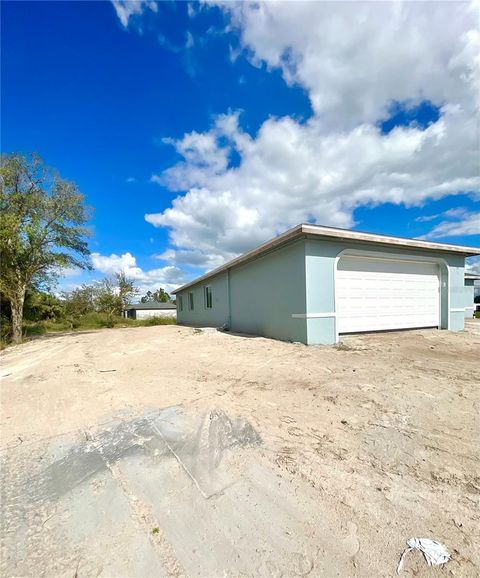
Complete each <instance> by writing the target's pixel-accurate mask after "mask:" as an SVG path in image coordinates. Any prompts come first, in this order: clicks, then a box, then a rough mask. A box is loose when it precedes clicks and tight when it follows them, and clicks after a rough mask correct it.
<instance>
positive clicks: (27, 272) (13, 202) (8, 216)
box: [0, 154, 90, 343]
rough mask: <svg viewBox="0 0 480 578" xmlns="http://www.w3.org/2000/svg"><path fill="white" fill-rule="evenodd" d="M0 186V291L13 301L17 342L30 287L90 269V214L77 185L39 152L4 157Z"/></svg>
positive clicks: (0, 170)
mask: <svg viewBox="0 0 480 578" xmlns="http://www.w3.org/2000/svg"><path fill="white" fill-rule="evenodd" d="M0 187H1V188H0V212H1V215H0V291H1V293H2V294H3V295H4V297H5V298H6V299H7V300H8V301H9V303H10V307H11V317H12V340H13V342H14V343H18V342H20V341H21V339H22V318H23V306H24V301H25V292H26V290H27V288H28V287H29V286H31V285H32V284H33V283H35V284H36V285H37V287H39V286H41V285H42V283H45V282H46V281H47V280H48V279H49V278H52V277H55V276H57V275H58V274H59V273H60V271H61V270H62V269H64V268H69V267H79V268H82V269H85V268H89V263H88V256H89V250H88V245H87V241H86V237H87V236H88V233H89V231H88V229H87V228H86V226H85V224H86V223H87V221H88V219H89V216H90V212H89V209H88V208H87V207H86V206H85V204H84V197H83V195H82V194H81V193H80V191H79V190H78V187H77V185H76V184H75V183H73V182H71V181H67V180H64V179H62V178H61V177H60V176H59V175H58V174H57V173H56V171H54V170H52V169H50V168H49V167H47V166H46V165H45V163H44V162H43V161H42V159H41V158H40V157H39V156H38V155H36V154H33V155H30V156H25V155H21V154H11V155H2V157H1V161H0Z"/></svg>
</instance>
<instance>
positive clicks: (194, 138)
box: [1, 1, 480, 289]
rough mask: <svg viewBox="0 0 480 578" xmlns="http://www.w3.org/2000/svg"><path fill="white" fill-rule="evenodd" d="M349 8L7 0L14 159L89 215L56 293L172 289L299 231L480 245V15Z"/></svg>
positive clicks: (5, 90) (9, 145)
mask: <svg viewBox="0 0 480 578" xmlns="http://www.w3.org/2000/svg"><path fill="white" fill-rule="evenodd" d="M356 6H358V7H359V8H358V9H357V10H355V11H353V10H352V7H351V5H350V4H345V5H342V4H339V5H337V6H334V5H332V4H329V3H325V4H321V3H310V4H309V5H308V4H302V5H295V4H292V3H280V6H278V5H259V6H258V5H250V4H247V3H245V4H229V5H221V6H211V5H199V4H195V3H187V2H181V3H173V2H162V3H154V2H150V1H147V2H135V3H131V2H126V3H125V2H114V3H110V2H2V133H1V139H2V150H3V151H4V152H11V151H23V152H30V151H37V152H38V153H40V154H41V155H42V156H43V158H44V159H45V160H46V162H47V163H48V164H50V165H52V166H55V167H56V168H57V169H58V170H59V171H60V173H61V174H62V175H63V176H64V177H66V178H69V179H72V180H74V181H75V182H77V183H78V185H79V187H80V189H81V190H82V191H83V192H84V194H85V195H86V197H87V200H88V202H89V204H91V205H92V206H93V207H94V209H95V213H94V219H93V222H92V228H93V232H94V234H93V237H92V240H91V250H92V253H93V263H94V266H95V272H94V273H93V274H88V275H87V274H85V273H82V274H76V273H75V272H73V274H72V275H69V276H68V277H67V278H66V279H64V280H63V281H62V286H64V287H70V286H73V285H75V284H78V283H80V282H82V281H84V280H86V279H88V278H98V277H102V276H104V275H106V274H111V273H113V272H114V271H115V270H118V269H119V268H123V269H124V270H126V272H127V273H129V274H131V276H132V277H134V278H135V279H136V281H137V284H138V285H139V286H140V287H141V288H142V289H146V288H152V287H158V286H164V287H167V288H169V289H171V288H173V287H174V286H176V285H178V284H180V283H182V282H183V281H184V280H186V279H188V278H191V277H192V276H194V275H196V274H198V273H200V272H202V271H204V270H205V269H208V268H211V267H214V266H216V265H219V264H220V263H222V262H224V261H225V260H226V259H229V258H232V257H234V256H235V255H236V254H238V253H239V252H243V251H244V250H247V249H249V248H252V247H253V246H255V245H256V244H258V243H260V242H262V241H264V240H267V239H268V238H269V237H271V236H273V235H275V234H278V233H280V232H281V231H282V230H285V229H286V228H288V227H289V226H293V225H295V224H297V222H300V221H306V220H308V221H311V222H317V223H319V224H325V225H333V226H344V227H349V228H354V229H360V230H367V231H372V232H378V233H388V234H393V235H401V236H412V237H413V236H415V237H417V236H425V237H426V238H429V239H431V240H436V241H445V242H450V243H462V244H467V245H477V246H478V245H480V213H479V188H480V172H479V167H478V158H479V153H480V145H479V131H478V129H479V124H478V117H476V113H475V107H474V105H473V102H474V87H473V84H474V78H475V77H474V73H475V70H474V66H475V58H474V54H475V53H476V48H477V47H478V45H476V44H475V43H476V42H478V37H475V35H474V34H473V36H472V34H469V29H470V28H471V26H472V25H473V20H472V18H471V16H472V14H471V13H470V12H469V10H470V8H469V5H468V4H457V5H456V6H450V5H448V4H444V3H439V4H433V3H431V6H432V7H433V9H432V11H430V13H429V14H428V15H427V14H426V13H425V12H422V10H423V9H422V7H421V6H419V5H413V3H407V4H405V6H404V7H402V9H401V13H400V15H399V12H398V8H397V9H395V10H396V11H394V12H391V11H392V10H393V8H392V7H393V4H392V5H390V6H389V5H384V7H383V8H381V9H378V10H375V11H374V12H373V11H372V10H371V5H369V4H360V3H358V4H357V5H356ZM385 6H386V7H385ZM429 9H430V8H429ZM452 11H453V12H452ZM392 21H393V22H392ZM447 22H448V24H449V27H450V30H451V31H450V32H449V33H447V34H445V33H443V32H442V31H443V27H444V26H445V24H446V23H447ZM395 24H396V27H395ZM390 27H392V29H390ZM402 27H403V28H402ZM379 29H381V30H383V34H378V30H379ZM418 32H421V34H418ZM442 33H443V36H442ZM410 34H411V35H412V36H411V37H409V35H410ZM477 34H478V31H477ZM419 36H420V37H422V39H421V40H418V37H419ZM440 37H441V40H439V38H440ZM459 79H461V80H459ZM465 79H466V80H465ZM470 79H471V80H470ZM146 216H147V217H146Z"/></svg>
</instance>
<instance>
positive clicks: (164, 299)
mask: <svg viewBox="0 0 480 578" xmlns="http://www.w3.org/2000/svg"><path fill="white" fill-rule="evenodd" d="M152 301H154V302H155V303H168V302H169V301H170V295H169V294H168V293H167V292H166V291H165V290H164V289H162V288H160V289H157V291H154V292H153V293H152V292H151V291H147V292H146V294H145V295H144V296H143V297H142V298H141V299H140V303H151V302H152Z"/></svg>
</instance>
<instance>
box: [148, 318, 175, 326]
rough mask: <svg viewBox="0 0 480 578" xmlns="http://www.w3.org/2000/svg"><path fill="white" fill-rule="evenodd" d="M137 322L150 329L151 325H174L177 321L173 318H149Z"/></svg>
mask: <svg viewBox="0 0 480 578" xmlns="http://www.w3.org/2000/svg"><path fill="white" fill-rule="evenodd" d="M139 322H140V323H141V324H142V325H144V326H146V327H150V326H151V325H175V324H176V323H177V320H176V319H175V317H149V318H148V319H139Z"/></svg>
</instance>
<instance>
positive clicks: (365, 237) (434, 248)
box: [171, 223, 480, 295]
mask: <svg viewBox="0 0 480 578" xmlns="http://www.w3.org/2000/svg"><path fill="white" fill-rule="evenodd" d="M307 235H311V236H313V237H322V238H325V239H337V240H338V239H341V240H344V241H349V242H358V243H371V244H372V245H383V246H390V247H391V246H396V247H402V248H405V249H417V250H418V249H420V250H422V251H431V252H436V253H450V254H451V253H454V254H457V255H462V256H463V257H473V256H475V255H480V247H464V246H460V245H449V244H445V243H434V242H432V241H423V240H417V239H407V238H402V237H390V236H389V235H377V234H374V233H363V232H361V231H350V230H347V229H336V228H333V227H322V226H320V225H308V224H305V223H304V224H301V225H297V226H296V227H293V228H292V229H289V230H288V231H286V232H285V233H283V234H281V235H279V236H278V237H275V238H274V239H271V240H270V241H267V242H266V243H263V245H260V246H259V247H257V248H256V249H253V250H252V251H249V252H248V253H244V254H243V255H240V256H239V257H236V258H235V259H233V260H232V261H229V262H228V263H225V265H222V266H221V267H217V268H216V269H214V270H213V271H210V272H208V273H205V274H204V275H202V276H200V277H197V278H196V279H194V280H193V281H190V282H189V283H186V284H185V285H182V286H181V287H179V288H178V289H175V290H174V291H172V292H171V293H172V294H174V295H175V294H177V293H180V292H181V291H185V289H188V288H190V287H193V286H194V285H198V283H201V282H202V281H206V280H207V279H211V278H212V277H215V276H216V275H219V274H220V273H223V272H224V271H227V270H228V269H231V268H232V267H236V266H238V265H241V264H244V263H246V262H247V261H250V260H251V259H254V258H255V257H258V256H260V255H263V254H265V253H267V252H268V251H270V250H271V249H274V248H277V247H279V246H281V245H283V244H284V243H287V242H289V241H291V240H293V239H295V238H297V237H302V236H307Z"/></svg>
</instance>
